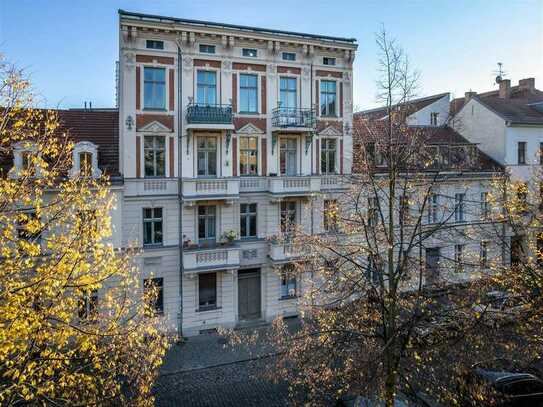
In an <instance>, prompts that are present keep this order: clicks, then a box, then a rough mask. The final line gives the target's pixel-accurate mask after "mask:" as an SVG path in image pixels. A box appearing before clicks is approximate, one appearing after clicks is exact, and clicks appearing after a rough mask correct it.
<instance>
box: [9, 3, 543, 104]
mask: <svg viewBox="0 0 543 407" xmlns="http://www.w3.org/2000/svg"><path fill="white" fill-rule="evenodd" d="M119 8H122V9H125V10H128V11H136V12H144V13H150V14H160V15H165V16H175V17H182V18H191V19H200V20H210V21H218V22H227V23H233V24H242V25H252V26H261V27H266V28H275V29H282V30H291V31H301V32H308V33H316V34H327V35H335V36H344V37H355V38H357V40H358V46H359V48H358V53H357V57H356V60H355V63H354V85H355V89H354V103H355V106H356V107H359V108H371V107H374V106H375V94H376V86H375V80H376V75H377V70H376V68H377V50H376V47H375V33H376V32H377V31H378V30H379V29H380V26H381V25H382V24H384V25H385V27H386V29H387V31H388V32H389V33H390V35H392V36H394V37H396V38H397V39H398V41H399V42H400V43H401V44H402V45H403V47H404V48H405V50H406V51H407V53H408V54H409V56H410V59H411V62H412V65H413V66H415V67H416V68H417V69H418V70H419V71H420V72H421V83H420V89H419V95H420V96H427V95H431V94H436V93H441V92H447V91H449V92H452V93H453V95H455V96H461V95H463V94H464V92H465V91H467V90H470V89H472V90H475V91H485V90H490V89H494V88H495V85H494V74H493V72H494V71H495V70H496V68H497V65H496V64H497V62H498V61H499V62H503V64H504V69H505V71H506V72H507V74H508V75H507V77H508V78H509V79H511V82H512V84H513V85H514V84H516V83H517V82H518V80H519V79H522V78H525V77H535V78H536V86H537V87H538V88H540V89H543V0H507V1H499V0H425V1H422V0H396V1H369V0H352V1H341V0H329V1H306V2H303V1H296V0H273V1H266V2H259V1H255V0H251V1H245V0H228V1H225V0H223V1H211V0H206V1H198V0H189V1H187V0H184V1H182V0H176V1H174V0H169V1H168V0H153V1H150V0H146V1H143V0H93V1H86V0H85V1H84V0H70V1H68V0H66V1H60V0H58V1H57V0H0V53H3V54H5V56H6V57H7V59H8V60H10V61H11V62H15V63H17V64H18V65H19V66H21V67H26V68H27V69H28V71H29V72H30V73H31V75H32V79H33V82H34V85H35V87H36V88H37V89H38V90H39V92H40V93H41V95H42V96H43V98H44V100H45V103H46V105H47V106H48V107H57V106H58V107H62V108H68V107H81V106H82V105H83V102H84V101H92V103H93V106H103V107H111V106H113V105H114V98H115V81H114V70H115V61H116V60H117V58H118V15H117V9H119Z"/></svg>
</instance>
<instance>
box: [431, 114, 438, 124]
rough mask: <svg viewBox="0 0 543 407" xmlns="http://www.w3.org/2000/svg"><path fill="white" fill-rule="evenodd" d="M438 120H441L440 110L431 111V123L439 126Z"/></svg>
mask: <svg viewBox="0 0 543 407" xmlns="http://www.w3.org/2000/svg"><path fill="white" fill-rule="evenodd" d="M438 121H439V112H431V113H430V125H431V126H437V123H438Z"/></svg>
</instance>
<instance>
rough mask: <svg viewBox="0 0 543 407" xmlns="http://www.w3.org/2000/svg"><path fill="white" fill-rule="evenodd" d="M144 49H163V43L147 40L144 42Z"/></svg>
mask: <svg viewBox="0 0 543 407" xmlns="http://www.w3.org/2000/svg"><path fill="white" fill-rule="evenodd" d="M145 48H149V49H164V41H158V40H147V41H146V42H145Z"/></svg>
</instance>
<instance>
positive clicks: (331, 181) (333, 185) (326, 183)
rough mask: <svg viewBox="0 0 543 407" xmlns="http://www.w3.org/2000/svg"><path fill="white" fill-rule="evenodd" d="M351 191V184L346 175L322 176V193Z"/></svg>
mask: <svg viewBox="0 0 543 407" xmlns="http://www.w3.org/2000/svg"><path fill="white" fill-rule="evenodd" d="M346 189H349V182H348V180H347V179H346V178H345V176H344V175H322V176H321V191H323V192H324V191H335V190H341V191H343V190H346Z"/></svg>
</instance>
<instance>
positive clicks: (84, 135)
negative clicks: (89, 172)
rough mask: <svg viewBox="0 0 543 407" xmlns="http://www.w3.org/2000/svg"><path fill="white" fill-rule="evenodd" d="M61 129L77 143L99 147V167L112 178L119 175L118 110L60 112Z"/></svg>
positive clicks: (71, 110)
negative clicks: (87, 142)
mask: <svg viewBox="0 0 543 407" xmlns="http://www.w3.org/2000/svg"><path fill="white" fill-rule="evenodd" d="M57 112H58V114H59V120H60V122H61V128H62V129H63V130H65V131H67V132H68V133H69V135H70V137H71V138H73V140H74V141H75V142H76V143H77V142H79V141H90V142H92V143H94V144H96V145H97V146H98V167H100V169H101V170H102V171H104V172H105V173H106V174H108V175H110V176H115V175H119V111H118V110H117V109H92V110H84V109H70V110H58V111H57Z"/></svg>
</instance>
